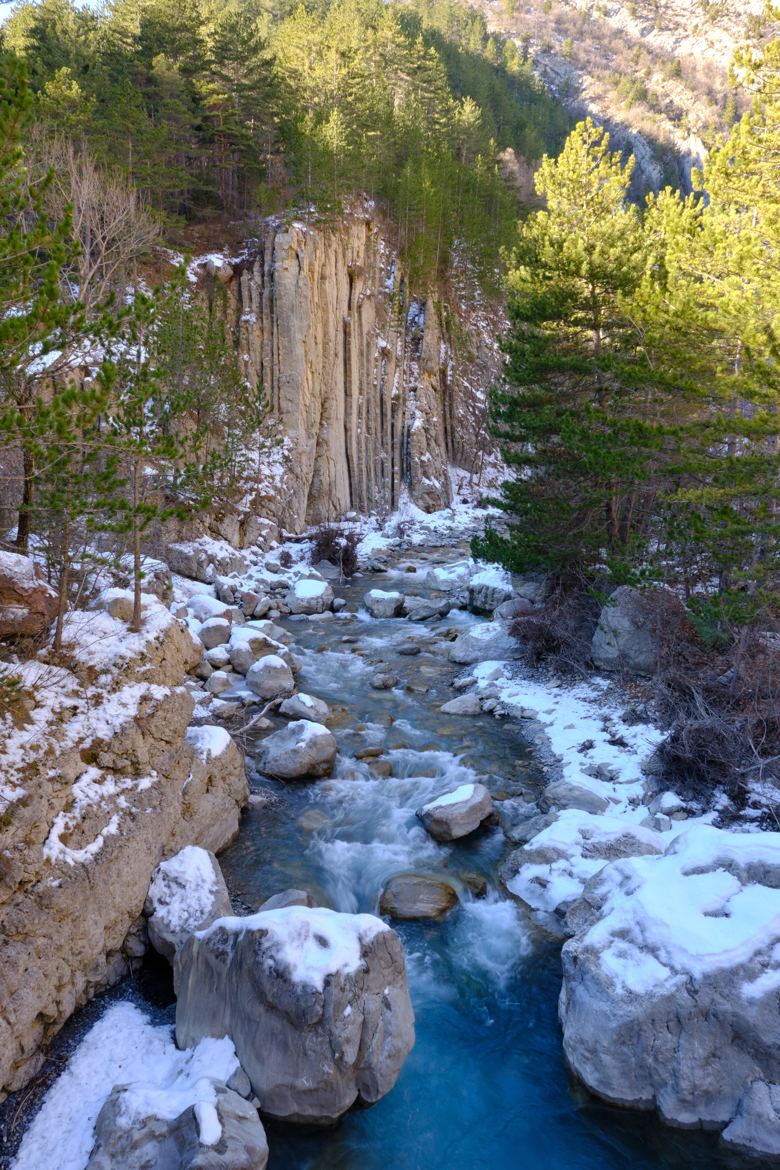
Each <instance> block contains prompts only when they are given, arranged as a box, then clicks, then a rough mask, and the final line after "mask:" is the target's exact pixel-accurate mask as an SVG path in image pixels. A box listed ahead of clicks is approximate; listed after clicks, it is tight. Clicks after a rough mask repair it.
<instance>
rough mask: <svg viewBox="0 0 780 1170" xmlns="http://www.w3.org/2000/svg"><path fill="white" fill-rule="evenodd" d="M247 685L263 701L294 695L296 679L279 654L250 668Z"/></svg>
mask: <svg viewBox="0 0 780 1170" xmlns="http://www.w3.org/2000/svg"><path fill="white" fill-rule="evenodd" d="M246 685H247V686H248V687H249V689H250V691H254V693H255V694H256V695H259V696H260V698H261V699H274V698H276V696H277V695H290V694H292V692H293V691H294V690H295V679H294V678H293V673H292V671H291V670H290V668H289V666H288V665H287V663H286V662H284V661H283V659H281V658H280V657H279V656H278V654H268V655H266V656H265V657H264V658H260V659H258V661H257V662H254V663H252V665H251V666H250V667H249V669H248V670H247V672H246Z"/></svg>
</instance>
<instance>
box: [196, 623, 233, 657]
mask: <svg viewBox="0 0 780 1170" xmlns="http://www.w3.org/2000/svg"><path fill="white" fill-rule="evenodd" d="M232 628H233V623H232V622H231V621H230V619H229V618H225V617H210V618H206V620H205V622H204V623H203V625H202V626H201V627H200V629H199V630H198V637H199V638H200V640H201V642H202V643H203V648H204V649H205V650H214V649H215V647H217V646H224V644H225V643H226V642H229V641H230V631H231V630H232Z"/></svg>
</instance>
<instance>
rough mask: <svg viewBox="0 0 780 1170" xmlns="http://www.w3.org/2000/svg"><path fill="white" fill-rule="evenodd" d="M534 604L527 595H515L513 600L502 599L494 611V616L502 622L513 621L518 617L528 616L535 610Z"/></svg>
mask: <svg viewBox="0 0 780 1170" xmlns="http://www.w3.org/2000/svg"><path fill="white" fill-rule="evenodd" d="M534 608H535V607H534V605H533V603H532V602H530V601H529V600H528V599H527V598H525V597H513V598H512V599H511V601H502V602H501V604H500V605H497V606H496V608H495V609H494V611H493V617H494V618H499V619H500V620H501V621H502V622H513V621H515V620H516V619H517V618H521V617H527V615H528V614H529V613H533V612H534Z"/></svg>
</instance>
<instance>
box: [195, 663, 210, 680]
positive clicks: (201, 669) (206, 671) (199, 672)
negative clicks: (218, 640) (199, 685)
mask: <svg viewBox="0 0 780 1170" xmlns="http://www.w3.org/2000/svg"><path fill="white" fill-rule="evenodd" d="M194 673H195V677H196V678H199V679H202V680H203V682H205V681H206V680H207V679H210V678H211V676H212V674H213V673H214V667H213V666H212V665H211V663H210V662H209V661H208V660H207V659H205V658H201V660H200V662H199V663H198V665H197V666H196V667H195V671H194Z"/></svg>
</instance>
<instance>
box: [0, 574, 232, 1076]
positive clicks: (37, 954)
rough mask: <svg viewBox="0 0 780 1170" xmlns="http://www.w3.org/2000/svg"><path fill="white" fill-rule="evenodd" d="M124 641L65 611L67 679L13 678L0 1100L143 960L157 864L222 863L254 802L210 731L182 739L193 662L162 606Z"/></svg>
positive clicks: (114, 628) (6, 767) (115, 627)
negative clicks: (201, 850) (138, 929)
mask: <svg viewBox="0 0 780 1170" xmlns="http://www.w3.org/2000/svg"><path fill="white" fill-rule="evenodd" d="M144 621H145V625H144V629H143V631H142V632H141V633H139V634H129V633H128V631H127V628H126V626H125V625H124V623H123V622H121V621H119V620H117V619H115V618H113V617H111V615H110V614H108V613H106V612H95V613H74V614H72V615H70V616H69V618H68V620H67V622H66V628H65V632H64V647H65V653H66V655H67V660H68V661H69V662H70V668H69V669H65V668H63V667H60V666H57V667H54V666H51V667H47V666H46V665H45V664H44V663H42V662H40V661H37V660H35V661H32V662H30V663H27V664H26V665H25V666H24V667H23V668H21V671H20V676H21V680H22V685H23V690H22V695H21V698H20V702H21V703H22V704H23V705H22V706H20V708H19V710H18V711H17V712H15V713H13V714H12V715H9V716H6V719H5V723H4V726H3V740H2V750H1V751H0V769H1V771H0V774H1V775H2V784H0V817H2V826H3V834H2V849H1V850H0V1000H1V1001H2V1008H1V1009H0V1091H3V1090H5V1091H7V1090H10V1089H16V1088H19V1087H20V1086H21V1085H23V1084H24V1083H25V1081H26V1080H27V1079H28V1078H29V1076H31V1075H32V1073H33V1072H35V1070H36V1069H37V1067H38V1066H39V1065H40V1063H41V1060H42V1057H41V1052H40V1050H41V1046H42V1045H43V1044H44V1043H45V1042H46V1041H47V1040H48V1039H49V1038H50V1037H51V1036H52V1034H53V1033H55V1032H56V1031H57V1030H58V1028H59V1027H60V1026H61V1025H62V1023H63V1022H64V1021H65V1020H66V1019H67V1018H68V1016H69V1015H70V1014H71V1013H72V1011H73V1010H74V1008H75V1007H76V1006H77V1005H78V1004H80V1003H83V1002H84V1001H85V1000H87V999H88V998H90V996H92V995H93V994H94V993H95V992H96V991H98V990H100V989H101V988H104V987H106V986H108V985H110V984H112V983H114V982H116V981H117V980H118V979H120V978H121V977H122V976H123V975H124V974H125V973H126V972H127V970H128V963H129V961H130V959H131V958H132V957H133V956H137V955H138V954H140V953H142V951H143V942H142V941H141V940H140V939H139V938H138V937H137V935H136V934H133V936H132V937H131V938H130V939H129V940H128V942H127V946H126V948H125V949H123V946H124V944H125V941H126V940H127V939H128V935H129V933H130V932H131V929H132V928H133V927H134V925H135V924H137V921H138V919H139V915H140V914H141V911H142V908H143V905H144V900H145V898H146V894H147V891H148V889H149V882H150V878H151V876H152V873H153V871H154V869H155V866H156V865H157V864H158V863H159V862H160V861H161V860H162V859H163V858H164V857H168V856H170V855H171V854H172V853H175V852H176V851H177V850H178V849H180V848H182V846H184V845H188V844H192V843H197V844H200V845H203V846H204V847H205V848H207V849H211V850H212V851H216V850H218V849H220V848H223V847H224V846H225V845H226V844H227V843H228V842H229V841H230V840H231V838H232V837H233V836H234V835H235V833H236V832H237V829H238V819H239V810H240V808H241V807H242V805H243V804H244V803H245V802H246V800H247V780H246V774H245V771H244V764H243V760H242V757H241V755H240V753H239V751H238V749H237V747H236V746H235V744H234V743H233V741H232V740H231V739H230V737H229V736H228V735H227V733H226V732H224V731H222V730H221V729H218V728H213V729H207V728H197V729H192V730H191V731H190V732H189V733H187V728H188V724H189V722H190V719H191V716H192V710H193V700H192V698H191V696H190V694H189V693H188V691H186V690H185V689H184V688H183V687H182V686H180V685H179V684H180V683H181V680H182V679H183V677H184V675H185V673H186V671H187V670H188V669H190V668H192V667H193V666H194V665H195V664H196V663H197V661H198V659H199V657H200V654H201V648H200V646H199V645H198V644H197V643H196V642H195V641H194V640H193V638H192V637H191V635H190V634H189V632H188V630H187V628H186V626H184V625H183V623H180V622H178V621H177V620H176V619H175V618H173V617H172V615H171V614H170V613H169V612H168V611H167V610H166V609H164V608H163V607H162V606H161V605H160V604H159V603H158V602H157V601H156V599H155V598H152V597H145V599H144Z"/></svg>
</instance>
